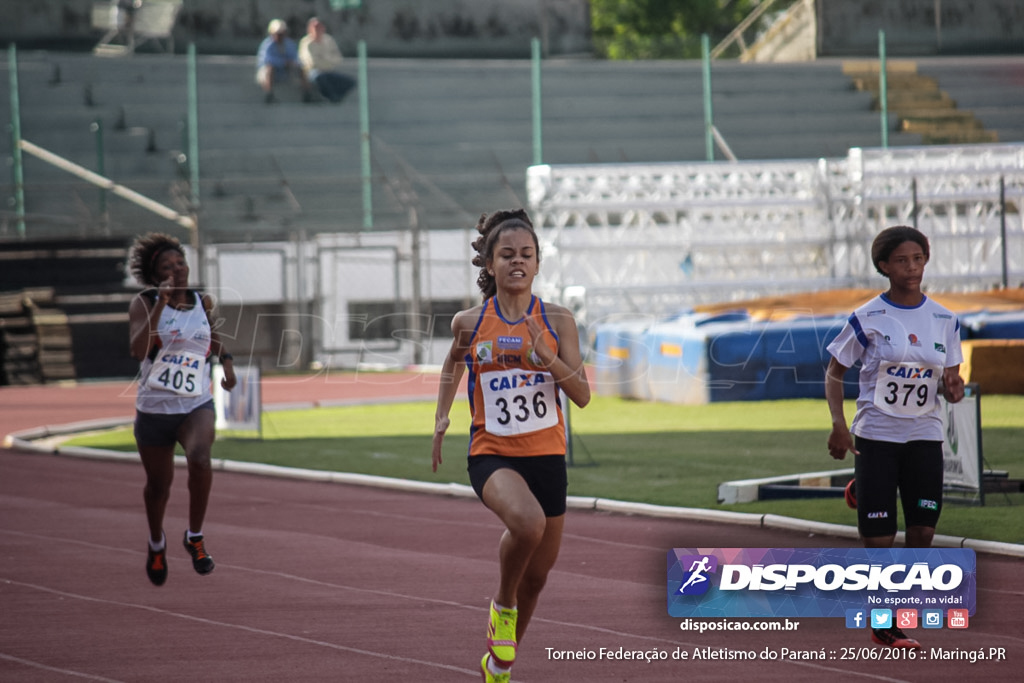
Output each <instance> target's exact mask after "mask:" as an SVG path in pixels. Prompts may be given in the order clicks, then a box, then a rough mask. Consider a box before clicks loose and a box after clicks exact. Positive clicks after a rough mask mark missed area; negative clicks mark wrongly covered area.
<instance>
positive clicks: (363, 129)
mask: <svg viewBox="0 0 1024 683" xmlns="http://www.w3.org/2000/svg"><path fill="white" fill-rule="evenodd" d="M367 72H368V69H367V68H366V41H365V40H360V41H359V142H360V155H361V157H362V172H363V227H364V228H366V229H367V230H372V229H373V177H372V175H371V174H372V170H373V166H372V165H371V163H370V94H369V81H368V79H367Z"/></svg>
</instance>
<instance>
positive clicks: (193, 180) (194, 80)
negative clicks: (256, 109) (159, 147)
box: [188, 42, 206, 282]
mask: <svg viewBox="0 0 1024 683" xmlns="http://www.w3.org/2000/svg"><path fill="white" fill-rule="evenodd" d="M188 184H189V190H190V193H189V204H190V210H189V216H190V217H191V218H192V230H191V233H192V234H191V235H190V237H191V238H192V248H193V249H195V251H196V261H197V262H198V265H199V281H200V282H203V281H204V280H205V278H206V257H205V254H204V251H203V239H202V236H201V235H200V234H199V80H198V75H197V68H196V44H195V43H194V42H191V43H189V44H188Z"/></svg>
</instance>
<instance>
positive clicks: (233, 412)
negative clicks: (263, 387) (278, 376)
mask: <svg viewBox="0 0 1024 683" xmlns="http://www.w3.org/2000/svg"><path fill="white" fill-rule="evenodd" d="M235 377H236V378H237V379H238V384H236V385H235V388H234V389H232V390H231V391H225V389H224V387H222V386H221V385H220V381H221V379H223V378H224V368H222V367H221V366H220V365H215V366H213V402H214V406H215V407H216V410H217V429H228V430H231V431H242V432H256V433H258V434H262V432H261V429H260V417H261V416H262V414H263V395H262V393H261V391H260V369H259V367H258V366H255V365H244V366H235Z"/></svg>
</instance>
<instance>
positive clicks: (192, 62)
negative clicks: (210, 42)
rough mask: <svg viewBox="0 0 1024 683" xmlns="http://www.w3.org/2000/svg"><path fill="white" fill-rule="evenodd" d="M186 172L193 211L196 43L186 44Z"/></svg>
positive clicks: (196, 147)
mask: <svg viewBox="0 0 1024 683" xmlns="http://www.w3.org/2000/svg"><path fill="white" fill-rule="evenodd" d="M188 174H189V185H190V186H191V190H192V192H191V201H192V208H193V210H194V211H198V210H199V79H198V76H197V73H196V44H195V43H189V44H188Z"/></svg>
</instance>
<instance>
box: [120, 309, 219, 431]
mask: <svg viewBox="0 0 1024 683" xmlns="http://www.w3.org/2000/svg"><path fill="white" fill-rule="evenodd" d="M191 293H192V295H193V296H194V297H195V303H194V304H193V306H192V308H190V309H188V310H184V311H181V310H178V309H176V308H171V307H170V306H165V307H164V310H163V311H161V312H160V321H159V322H158V323H157V328H156V329H157V334H158V335H159V337H160V347H159V348H158V349H157V350H156V351H155V353H150V354H149V357H147V358H146V359H145V360H144V361H142V365H141V367H140V369H139V393H138V396H136V398H135V408H136V409H137V410H139V411H140V412H143V413H158V414H162V415H177V414H184V413H191V412H192V411H193V410H195V409H196V408H198V407H199V406H201V405H203V404H204V403H206V402H207V401H209V400H211V399H212V398H213V395H212V393H211V390H210V384H211V381H210V362H209V358H208V355H209V353H210V321H209V320H207V318H206V310H205V309H204V308H203V300H202V297H200V296H199V293H198V292H191ZM143 296H145V293H144V294H143Z"/></svg>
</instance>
